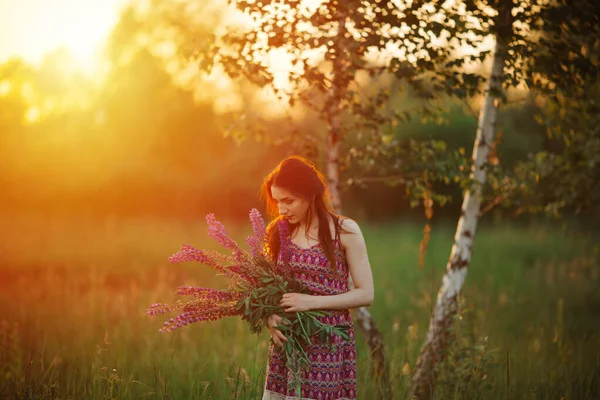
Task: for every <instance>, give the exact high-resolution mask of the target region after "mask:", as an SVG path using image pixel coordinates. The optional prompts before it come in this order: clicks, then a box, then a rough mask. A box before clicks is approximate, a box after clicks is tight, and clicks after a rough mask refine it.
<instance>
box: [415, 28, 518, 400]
mask: <svg viewBox="0 0 600 400" xmlns="http://www.w3.org/2000/svg"><path fill="white" fill-rule="evenodd" d="M506 50H507V49H506V45H505V44H504V43H503V41H502V40H499V39H498V38H496V45H495V49H494V56H493V61H492V70H491V73H490V79H489V80H488V87H487V93H486V97H485V103H484V106H483V108H482V109H481V112H480V114H479V122H478V126H477V134H476V137H475V143H474V146H473V167H472V170H471V174H470V177H471V179H472V180H474V181H475V182H476V183H475V184H474V186H473V187H472V188H471V190H470V191H467V192H466V193H465V196H464V199H463V203H462V208H461V217H460V219H459V220H458V225H457V227H456V234H455V236H454V245H453V246H452V251H451V253H450V259H449V260H448V264H447V265H446V274H445V275H444V278H443V281H442V286H441V288H440V290H439V292H438V296H437V301H436V305H435V309H434V311H433V315H432V317H431V321H430V324H429V330H428V331H427V336H426V338H425V343H424V344H423V347H422V349H421V353H420V355H419V360H418V361H417V365H416V368H415V371H414V373H413V376H412V380H411V387H410V390H409V398H416V399H429V397H430V396H431V389H432V387H433V384H434V382H435V378H436V374H435V368H436V365H437V364H438V363H439V362H440V361H441V360H442V357H443V352H444V350H445V349H446V347H447V337H448V335H447V333H448V329H449V328H450V326H451V323H452V320H453V316H454V315H455V313H456V309H457V296H458V295H459V294H460V291H461V289H462V286H463V282H464V280H465V277H466V276H467V267H468V266H469V263H470V261H471V254H472V245H473V237H474V235H475V229H476V227H477V220H478V218H479V212H480V209H481V187H482V185H483V184H484V183H485V181H486V164H487V162H488V155H489V152H490V148H491V145H492V143H493V141H494V136H495V123H496V111H497V108H498V100H497V96H498V94H499V93H501V90H502V83H501V81H502V76H503V75H504V61H505V58H506Z"/></svg>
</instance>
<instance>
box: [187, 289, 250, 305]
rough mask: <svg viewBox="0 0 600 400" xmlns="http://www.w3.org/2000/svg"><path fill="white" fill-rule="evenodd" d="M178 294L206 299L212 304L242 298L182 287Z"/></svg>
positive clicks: (220, 292)
mask: <svg viewBox="0 0 600 400" xmlns="http://www.w3.org/2000/svg"><path fill="white" fill-rule="evenodd" d="M177 294H178V295H181V296H194V297H195V298H197V299H204V300H209V301H212V302H222V301H231V300H238V299H239V298H240V294H239V293H235V292H227V291H225V290H218V289H211V288H203V287H195V286H182V287H180V288H178V289H177Z"/></svg>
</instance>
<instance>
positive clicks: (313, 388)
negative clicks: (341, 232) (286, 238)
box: [262, 239, 356, 400]
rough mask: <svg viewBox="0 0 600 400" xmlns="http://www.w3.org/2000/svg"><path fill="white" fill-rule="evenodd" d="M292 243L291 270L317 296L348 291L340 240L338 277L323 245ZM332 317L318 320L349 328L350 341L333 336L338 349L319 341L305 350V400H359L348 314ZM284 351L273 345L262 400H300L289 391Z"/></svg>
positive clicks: (337, 244)
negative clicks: (308, 363) (307, 366)
mask: <svg viewBox="0 0 600 400" xmlns="http://www.w3.org/2000/svg"><path fill="white" fill-rule="evenodd" d="M288 243H289V251H290V255H289V262H288V267H287V268H290V270H291V271H292V273H293V275H294V276H295V277H296V279H298V280H300V281H301V282H302V283H303V284H304V285H305V286H306V287H308V288H309V289H310V290H311V291H312V292H313V294H315V295H322V296H327V295H335V294H340V293H344V292H347V291H348V274H349V271H348V263H347V261H346V256H345V254H344V250H343V248H342V247H341V243H340V241H339V239H336V240H335V242H334V247H335V258H336V268H337V272H338V273H337V274H334V273H333V271H332V269H331V267H330V266H329V265H328V261H327V256H326V255H325V252H324V251H323V249H322V248H321V245H320V244H316V245H314V246H312V247H310V248H302V247H300V246H298V245H296V244H294V243H292V242H288ZM329 312H330V313H331V315H330V316H327V317H319V319H320V320H321V321H322V322H325V323H327V324H330V325H336V324H342V325H347V326H349V327H350V328H349V330H348V334H349V336H350V340H349V341H344V340H343V339H341V338H340V337H339V336H337V335H334V334H332V341H333V343H334V344H335V345H336V346H335V347H334V348H333V349H330V348H329V346H327V345H319V344H317V342H316V340H315V341H314V342H313V344H312V345H311V346H310V348H308V349H306V352H307V353H308V356H309V359H310V366H309V370H308V371H307V372H303V373H302V381H303V384H302V399H303V400H354V399H356V343H355V340H354V327H353V324H352V317H351V316H350V311H349V310H333V311H331V310H330V311H329ZM285 361H286V360H285V355H284V353H283V351H282V350H281V349H280V348H278V347H275V346H274V345H273V344H272V345H271V347H270V348H269V360H268V364H267V376H266V382H265V390H264V394H263V398H262V400H296V399H300V396H298V393H296V390H295V389H294V388H292V387H288V385H287V382H288V369H287V368H286V365H285Z"/></svg>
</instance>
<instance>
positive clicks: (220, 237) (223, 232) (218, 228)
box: [206, 213, 238, 250]
mask: <svg viewBox="0 0 600 400" xmlns="http://www.w3.org/2000/svg"><path fill="white" fill-rule="evenodd" d="M206 222H208V235H209V236H210V237H211V238H213V239H215V240H216V241H217V243H219V244H220V245H221V246H223V247H225V248H227V249H230V250H236V249H237V248H238V245H237V243H235V241H234V240H233V239H231V238H230V237H229V235H228V234H227V229H225V225H223V224H222V223H221V222H219V221H217V219H216V218H215V214H213V213H210V214H208V215H207V216H206Z"/></svg>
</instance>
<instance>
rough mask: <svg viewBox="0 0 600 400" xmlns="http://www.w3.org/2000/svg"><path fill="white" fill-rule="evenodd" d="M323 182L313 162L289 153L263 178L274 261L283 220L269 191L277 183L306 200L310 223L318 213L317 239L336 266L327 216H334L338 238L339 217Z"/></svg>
mask: <svg viewBox="0 0 600 400" xmlns="http://www.w3.org/2000/svg"><path fill="white" fill-rule="evenodd" d="M325 182H326V181H325V177H324V176H323V174H322V173H321V172H320V171H319V170H318V169H317V168H316V167H315V166H314V164H312V163H311V162H310V161H308V160H307V159H305V158H304V157H301V156H291V157H288V158H286V159H284V160H283V161H281V162H280V163H279V165H278V166H277V167H276V168H275V169H274V170H273V171H271V173H270V174H269V175H267V176H266V177H265V179H264V181H263V184H262V187H261V195H262V197H263V198H264V199H265V202H266V206H267V212H268V213H269V216H270V217H271V218H272V221H271V223H270V224H269V226H268V227H267V240H268V245H269V253H270V255H271V257H272V258H273V259H274V260H277V258H278V257H279V251H280V248H281V242H280V237H279V225H278V223H279V221H281V220H282V217H281V216H280V215H279V209H278V207H277V203H276V202H275V200H274V199H273V196H272V193H271V187H272V186H273V185H276V186H278V187H281V188H284V189H286V190H288V191H290V192H291V193H293V194H294V195H295V196H298V197H302V198H304V199H305V200H307V201H308V202H309V204H310V205H309V207H308V212H307V216H306V217H307V220H308V221H309V223H310V221H312V217H313V215H315V214H316V215H317V217H318V219H319V242H320V245H321V247H322V249H323V251H324V252H325V255H326V256H327V259H328V261H329V265H330V266H331V267H332V268H333V269H335V243H334V239H333V238H332V236H333V235H332V232H331V229H330V226H329V217H331V218H332V219H333V225H334V227H335V232H333V233H335V236H334V237H335V239H338V238H339V235H340V232H341V231H342V228H341V225H340V216H338V215H336V214H335V213H334V212H333V209H332V207H331V197H330V195H329V191H328V190H327V185H326V183H325ZM283 223H286V224H289V223H288V221H286V220H283ZM297 228H298V224H289V232H293V231H294V230H295V229H297ZM307 228H308V227H307ZM307 230H308V229H307Z"/></svg>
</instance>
